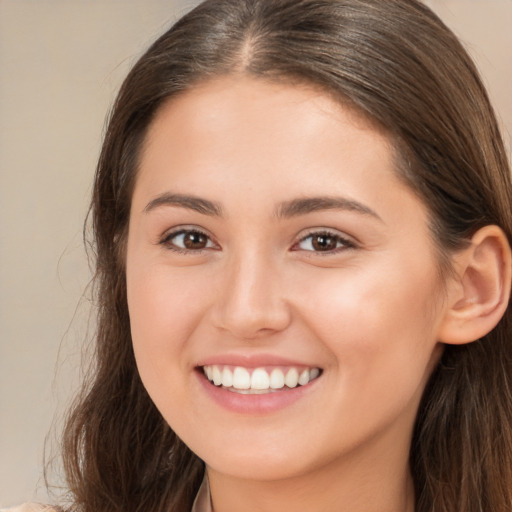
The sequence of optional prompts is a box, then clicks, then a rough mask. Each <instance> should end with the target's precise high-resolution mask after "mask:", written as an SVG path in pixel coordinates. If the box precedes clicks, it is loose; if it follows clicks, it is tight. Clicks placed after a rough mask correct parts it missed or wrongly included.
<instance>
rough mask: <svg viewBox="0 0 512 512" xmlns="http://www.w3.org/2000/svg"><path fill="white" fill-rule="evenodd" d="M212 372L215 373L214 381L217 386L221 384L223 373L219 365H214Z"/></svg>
mask: <svg viewBox="0 0 512 512" xmlns="http://www.w3.org/2000/svg"><path fill="white" fill-rule="evenodd" d="M212 373H213V383H214V384H215V385H216V386H220V385H221V384H222V373H220V370H219V367H218V366H214V367H213V372H212Z"/></svg>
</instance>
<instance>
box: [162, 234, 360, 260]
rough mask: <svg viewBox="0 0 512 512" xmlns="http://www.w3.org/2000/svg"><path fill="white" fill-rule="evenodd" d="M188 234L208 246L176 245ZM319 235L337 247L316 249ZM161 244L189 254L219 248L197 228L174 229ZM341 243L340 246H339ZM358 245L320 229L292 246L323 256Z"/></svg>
mask: <svg viewBox="0 0 512 512" xmlns="http://www.w3.org/2000/svg"><path fill="white" fill-rule="evenodd" d="M186 235H199V236H200V237H205V238H206V246H205V247H202V248H198V249H193V248H186V247H179V246H178V245H176V243H175V242H173V239H176V238H177V237H178V236H186ZM315 237H317V238H319V237H324V238H327V239H330V240H332V241H333V242H334V243H335V244H336V247H335V248H333V249H327V250H325V251H324V250H314V245H313V243H314V242H313V239H314V238H315ZM308 239H311V246H312V249H301V247H300V245H301V244H302V243H303V242H305V241H306V240H308ZM159 243H160V245H164V246H165V247H166V248H167V249H169V250H171V251H173V252H176V253H179V254H187V255H190V254H191V253H195V254H201V253H202V252H203V251H206V250H211V249H216V248H218V246H217V244H216V243H215V242H213V240H212V239H211V237H210V236H209V235H208V234H207V233H205V232H204V231H202V230H200V229H197V228H179V229H177V230H176V231H172V232H170V233H167V234H166V235H165V236H164V237H163V238H162V239H161V240H160V242H159ZM338 244H339V246H338ZM355 247H356V244H355V243H354V242H352V241H351V240H348V239H347V238H344V237H343V236H341V235H339V234H338V233H336V232H333V231H328V230H320V231H312V232H310V233H308V234H307V235H306V236H303V237H302V238H300V240H299V241H298V242H296V243H294V244H293V246H292V247H291V250H292V251H301V250H302V251H304V252H309V253H315V254H318V255H321V256H329V255H332V254H337V253H339V252H341V251H345V250H347V249H354V248H355Z"/></svg>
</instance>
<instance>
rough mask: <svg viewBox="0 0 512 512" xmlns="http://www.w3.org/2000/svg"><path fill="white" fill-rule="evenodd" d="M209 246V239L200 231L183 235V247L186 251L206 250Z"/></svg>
mask: <svg viewBox="0 0 512 512" xmlns="http://www.w3.org/2000/svg"><path fill="white" fill-rule="evenodd" d="M207 244H208V237H207V236H206V235H204V234H203V233H199V232H198V231H189V232H188V233H185V234H184V235H183V245H184V246H185V248H186V249H204V248H205V247H206V246H207Z"/></svg>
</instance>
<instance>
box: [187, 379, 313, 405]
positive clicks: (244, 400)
mask: <svg viewBox="0 0 512 512" xmlns="http://www.w3.org/2000/svg"><path fill="white" fill-rule="evenodd" d="M196 373H197V376H198V379H199V382H200V383H201V385H202V387H203V389H204V390H205V391H206V393H207V394H208V396H209V397H210V398H211V399H212V400H213V401H214V402H216V403H217V404H218V405H220V406H221V407H223V408H225V409H228V410H229V411H232V412H237V413H241V414H268V413H271V412H275V411H279V410H280V409H284V408H285V407H288V406H289V405H291V404H293V403H294V402H296V401H297V400H300V399H301V398H303V397H304V396H306V395H307V394H309V392H310V391H311V390H312V388H313V387H314V386H315V385H316V382H317V381H318V378H316V379H315V380H313V381H311V382H309V383H308V384H306V385H305V386H297V387H296V388H292V389H287V390H285V391H275V392H270V393H263V394H254V395H250V394H242V393H237V392H235V391H229V390H228V389H225V388H222V387H220V386H215V385H214V384H212V383H211V382H210V381H209V380H208V379H207V378H206V377H205V375H204V374H203V372H202V370H198V371H197V372H196Z"/></svg>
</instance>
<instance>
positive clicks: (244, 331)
mask: <svg viewBox="0 0 512 512" xmlns="http://www.w3.org/2000/svg"><path fill="white" fill-rule="evenodd" d="M276 267H277V265H275V264H273V263H272V262H270V261H269V259H268V258H265V257H264V256H263V255H262V254H258V252H253V253H251V254H245V255H240V256H239V257H237V258H233V259H232V261H231V262H229V263H227V264H226V266H225V268H224V269H223V270H222V272H223V276H222V284H221V287H220V289H219V290H218V293H217V294H216V299H215V306H214V314H213V316H214V324H215V326H216V327H217V328H218V329H221V330H224V331H228V332H229V333H230V334H231V335H232V336H234V337H236V338H239V339H245V340H250V339H257V338H261V337H265V336H269V335H271V334H273V333H276V332H279V331H282V330H284V329H286V327H287V326H288V325H289V323H290V320H291V312H290V308H289V305H288V303H287V301H286V300H285V293H284V292H285V287H284V283H283V278H282V277H283V276H282V274H281V273H280V271H279V269H278V268H276Z"/></svg>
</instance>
